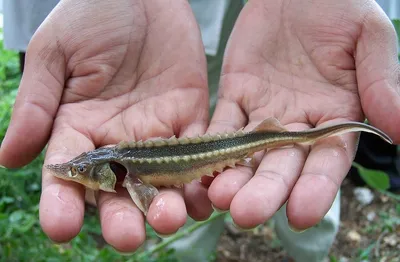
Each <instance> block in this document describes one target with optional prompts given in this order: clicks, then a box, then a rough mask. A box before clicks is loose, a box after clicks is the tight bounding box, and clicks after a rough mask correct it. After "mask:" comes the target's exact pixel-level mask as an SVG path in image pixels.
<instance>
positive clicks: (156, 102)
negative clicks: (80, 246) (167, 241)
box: [0, 0, 211, 252]
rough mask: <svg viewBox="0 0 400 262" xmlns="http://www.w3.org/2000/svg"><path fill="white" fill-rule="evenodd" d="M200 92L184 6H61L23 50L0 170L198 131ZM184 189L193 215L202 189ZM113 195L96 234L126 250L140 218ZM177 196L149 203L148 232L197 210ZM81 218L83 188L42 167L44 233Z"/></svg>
mask: <svg viewBox="0 0 400 262" xmlns="http://www.w3.org/2000/svg"><path fill="white" fill-rule="evenodd" d="M207 94H208V93H207V76H206V60H205V55H204V51H203V46H202V43H201V38H200V32H199V30H198V27H197V24H196V21H195V19H194V16H193V14H192V11H191V8H190V6H189V4H188V3H187V1H183V0H182V1H172V2H164V1H157V0H154V1H118V3H114V2H113V1H106V0H104V1H98V0H96V1H93V0H91V1H73V0H66V1H62V2H60V4H59V5H58V6H57V7H56V8H55V9H54V10H53V12H52V13H51V14H50V15H49V17H48V18H47V19H46V21H45V22H44V23H43V24H42V25H41V27H40V28H39V29H38V31H37V33H36V34H35V36H34V37H33V39H32V40H31V43H30V45H29V47H28V50H27V55H26V64H25V72H24V74H23V77H22V80H21V84H20V87H19V93H18V96H17V99H16V103H15V107H14V112H13V115H12V120H11V123H10V126H9V128H8V131H7V134H6V137H5V139H4V141H3V142H2V145H1V149H0V164H1V165H4V166H6V167H10V168H11V167H20V166H22V165H25V164H27V163H29V162H30V161H31V160H32V159H33V158H35V157H36V156H37V155H38V154H39V153H40V152H41V150H42V149H43V148H44V146H45V145H46V143H47V142H49V144H48V149H47V153H46V159H45V164H51V163H62V162H65V161H68V160H70V159H71V158H73V157H75V156H77V155H78V154H80V153H81V152H83V151H88V150H92V149H94V148H95V147H100V146H103V145H108V144H115V143H118V142H120V141H121V140H134V139H135V140H136V139H137V140H139V139H146V138H148V137H158V136H161V137H170V136H172V135H176V136H184V135H194V134H198V133H204V131H205V129H206V124H207V119H208V95H207ZM188 189H190V190H187V191H185V192H189V193H188V194H194V192H195V193H196V194H197V201H198V204H199V206H200V209H201V207H202V208H203V209H211V206H210V203H209V200H208V199H207V197H206V196H207V195H206V194H207V193H206V189H205V188H203V187H201V186H200V184H199V183H197V184H191V185H189V186H188ZM117 191H118V193H117V194H114V193H105V192H100V194H99V199H98V207H99V211H100V212H99V213H100V219H101V226H102V231H103V236H104V238H105V240H106V241H107V242H108V243H109V244H111V245H112V246H114V247H115V248H116V249H117V250H119V251H123V252H131V251H134V250H135V249H136V248H137V247H139V246H140V245H141V244H142V243H143V241H144V240H145V224H144V219H143V216H142V213H141V212H140V211H139V210H138V209H137V208H136V207H135V205H134V204H133V202H132V200H131V199H130V197H129V195H128V193H127V192H126V189H124V188H119V189H117ZM184 194H185V193H184V192H183V191H182V190H176V189H162V190H161V191H160V194H159V195H158V196H157V197H156V198H155V199H154V201H153V205H152V206H151V207H150V210H149V213H148V215H147V221H148V222H149V224H150V225H152V227H153V228H154V229H155V230H156V231H157V232H158V233H160V234H171V233H173V232H175V231H176V230H178V229H179V227H181V226H182V225H183V224H184V223H185V221H186V217H187V212H189V213H190V215H191V216H192V217H196V215H197V214H198V212H200V213H201V210H200V211H199V210H198V208H197V207H194V206H193V205H191V203H193V201H192V202H191V201H190V198H189V200H187V201H188V202H186V204H187V209H186V206H185V201H184V198H183V195H184ZM201 196H203V197H201ZM204 202H206V203H205V204H204ZM158 203H162V205H159V204H158ZM203 213H204V212H203ZM205 213H210V211H209V210H206V212H205ZM83 215H84V188H83V187H82V186H81V185H78V184H76V183H73V182H66V181H62V180H60V179H58V178H55V177H53V176H52V175H51V174H49V173H48V171H47V169H43V183H42V196H41V202H40V222H41V225H42V228H43V230H44V231H45V233H46V234H47V235H48V236H49V237H50V238H51V239H52V240H54V241H56V242H64V241H69V240H70V239H71V238H73V237H74V236H76V235H77V234H78V233H79V231H80V229H81V227H82V223H83Z"/></svg>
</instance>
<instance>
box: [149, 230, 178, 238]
mask: <svg viewBox="0 0 400 262" xmlns="http://www.w3.org/2000/svg"><path fill="white" fill-rule="evenodd" d="M154 233H155V234H156V235H157V236H158V237H159V238H168V237H170V236H172V235H174V233H172V234H160V233H158V232H156V231H155V230H154Z"/></svg>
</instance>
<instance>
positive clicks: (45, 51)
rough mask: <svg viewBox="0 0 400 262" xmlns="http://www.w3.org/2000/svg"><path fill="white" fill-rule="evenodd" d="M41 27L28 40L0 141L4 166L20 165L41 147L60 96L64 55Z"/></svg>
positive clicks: (0, 158)
mask: <svg viewBox="0 0 400 262" xmlns="http://www.w3.org/2000/svg"><path fill="white" fill-rule="evenodd" d="M43 31H44V30H40V29H39V30H38V32H37V33H36V34H35V36H34V37H33V39H32V41H31V43H30V44H29V47H28V50H27V53H26V63H25V69H24V74H23V76H22V79H21V83H20V86H19V92H18V95H17V98H16V101H15V104H14V109H13V114H12V117H11V122H10V125H9V127H8V130H7V133H6V136H5V138H4V140H3V141H2V144H1V148H0V165H3V166H6V167H10V168H15V167H20V166H23V165H25V164H27V163H29V162H30V161H32V160H33V159H34V158H35V157H36V156H37V155H38V154H39V153H40V152H41V151H42V149H43V148H44V146H45V145H46V143H47V140H48V138H49V135H50V131H51V128H52V124H53V118H54V116H55V114H56V112H57V109H58V105H59V101H60V99H61V94H62V90H63V83H64V72H65V61H64V56H63V55H62V51H61V50H60V49H59V47H58V46H57V44H56V41H49V40H47V37H46V36H45V33H44V32H43Z"/></svg>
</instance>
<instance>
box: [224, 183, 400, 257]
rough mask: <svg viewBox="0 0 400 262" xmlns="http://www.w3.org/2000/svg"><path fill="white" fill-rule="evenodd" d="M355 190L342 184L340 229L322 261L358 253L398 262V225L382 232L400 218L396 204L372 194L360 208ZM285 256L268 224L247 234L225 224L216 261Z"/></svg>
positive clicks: (399, 246) (271, 227)
mask: <svg viewBox="0 0 400 262" xmlns="http://www.w3.org/2000/svg"><path fill="white" fill-rule="evenodd" d="M354 188H355V185H354V184H353V183H352V182H351V181H350V180H345V182H344V183H343V186H342V201H341V224H340V230H339V233H338V235H337V238H336V240H335V242H334V244H333V246H332V249H331V251H330V258H327V259H326V260H325V261H343V262H347V261H360V259H359V258H360V253H361V252H364V253H366V254H368V253H369V254H370V256H369V259H368V260H365V261H382V262H384V261H391V262H392V261H393V262H395V261H400V225H399V224H397V226H395V227H394V228H395V230H394V232H388V231H385V230H384V228H385V224H386V225H390V224H391V223H394V221H393V219H399V215H398V214H399V212H400V211H398V210H397V211H396V210H395V209H396V208H399V206H400V205H399V203H398V202H397V203H396V202H395V201H396V200H394V199H392V198H389V197H387V196H386V195H383V194H381V193H379V192H375V191H373V192H374V200H373V202H372V203H371V204H369V205H367V206H364V207H363V206H362V205H361V204H360V202H359V201H358V200H357V199H356V198H355V197H354V192H353V191H354ZM382 216H386V219H383V218H382ZM286 257H287V254H286V252H285V251H284V250H283V248H282V246H281V245H280V243H279V239H277V237H276V235H275V232H274V230H273V225H272V223H271V222H270V223H266V224H265V225H263V226H260V227H258V228H257V229H255V230H253V231H247V232H243V231H239V230H237V229H236V228H235V227H232V226H230V224H227V225H226V230H225V232H224V233H223V235H222V237H221V239H220V241H219V244H218V253H217V261H218V262H234V261H251V262H269V261H274V262H276V261H278V262H279V261H285V260H284V259H285V258H286Z"/></svg>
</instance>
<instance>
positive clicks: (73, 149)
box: [39, 127, 94, 242]
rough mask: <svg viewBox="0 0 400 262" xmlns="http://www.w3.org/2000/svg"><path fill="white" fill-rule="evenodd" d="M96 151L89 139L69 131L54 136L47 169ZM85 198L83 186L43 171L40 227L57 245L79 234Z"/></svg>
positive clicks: (47, 159)
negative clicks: (49, 165)
mask: <svg viewBox="0 0 400 262" xmlns="http://www.w3.org/2000/svg"><path fill="white" fill-rule="evenodd" d="M93 147H94V146H93V144H92V143H91V141H89V140H88V138H87V137H86V136H84V135H83V134H81V133H79V132H77V131H76V130H74V129H72V128H68V127H66V128H64V129H62V130H59V132H54V134H53V136H52V138H51V140H50V142H49V147H48V149H47V152H46V159H45V165H47V164H57V163H64V162H66V161H69V160H71V159H72V158H74V157H76V156H77V155H79V154H80V153H82V152H84V151H89V150H92V149H93ZM84 194H85V192H84V187H83V186H82V185H80V184H78V183H74V182H70V181H64V180H62V179H60V178H57V177H54V176H53V175H52V174H51V173H50V172H49V170H47V169H46V168H45V167H44V168H43V175H42V194H41V198H40V208H39V216H40V224H41V226H42V228H43V231H44V232H45V233H46V234H47V235H48V236H49V237H50V238H51V239H52V240H53V241H56V242H66V241H69V240H71V239H72V238H74V237H75V236H76V235H77V234H78V233H79V231H80V229H81V227H82V223H83V216H84Z"/></svg>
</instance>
